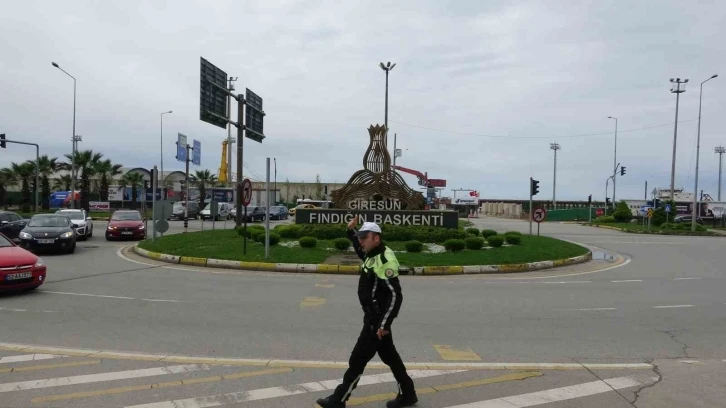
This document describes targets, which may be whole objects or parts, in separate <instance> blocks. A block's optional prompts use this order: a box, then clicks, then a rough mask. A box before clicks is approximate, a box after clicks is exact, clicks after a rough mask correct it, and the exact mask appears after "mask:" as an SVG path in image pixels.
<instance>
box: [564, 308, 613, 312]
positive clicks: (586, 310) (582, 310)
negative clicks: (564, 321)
mask: <svg viewBox="0 0 726 408" xmlns="http://www.w3.org/2000/svg"><path fill="white" fill-rule="evenodd" d="M555 310H559V311H573V310H576V311H580V312H589V311H593V310H618V309H617V308H614V307H593V308H590V309H555Z"/></svg>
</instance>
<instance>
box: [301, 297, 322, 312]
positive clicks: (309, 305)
mask: <svg viewBox="0 0 726 408" xmlns="http://www.w3.org/2000/svg"><path fill="white" fill-rule="evenodd" d="M325 302H326V300H325V298H321V297H315V296H308V297H306V298H304V299H303V300H302V302H300V308H301V309H314V308H316V307H320V306H322V305H324V304H325Z"/></svg>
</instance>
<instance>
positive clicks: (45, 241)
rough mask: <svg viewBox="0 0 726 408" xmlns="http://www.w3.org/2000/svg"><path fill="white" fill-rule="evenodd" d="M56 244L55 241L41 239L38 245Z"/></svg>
mask: <svg viewBox="0 0 726 408" xmlns="http://www.w3.org/2000/svg"><path fill="white" fill-rule="evenodd" d="M54 242H55V240H54V239H39V240H38V243H39V244H52V243H54Z"/></svg>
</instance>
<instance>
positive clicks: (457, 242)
mask: <svg viewBox="0 0 726 408" xmlns="http://www.w3.org/2000/svg"><path fill="white" fill-rule="evenodd" d="M444 248H446V250H447V251H450V252H459V251H463V250H464V248H466V243H465V242H464V240H463V239H447V240H446V241H444Z"/></svg>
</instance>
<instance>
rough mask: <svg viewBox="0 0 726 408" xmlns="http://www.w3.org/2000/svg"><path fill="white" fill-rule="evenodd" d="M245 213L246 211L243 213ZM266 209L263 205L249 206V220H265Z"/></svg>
mask: <svg viewBox="0 0 726 408" xmlns="http://www.w3.org/2000/svg"><path fill="white" fill-rule="evenodd" d="M243 214H244V213H243ZM265 216H266V214H265V209H264V208H262V207H247V222H255V220H257V221H264V220H265Z"/></svg>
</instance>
